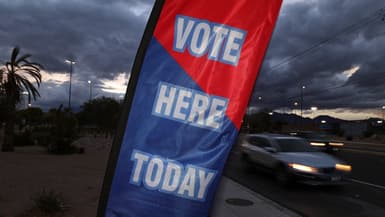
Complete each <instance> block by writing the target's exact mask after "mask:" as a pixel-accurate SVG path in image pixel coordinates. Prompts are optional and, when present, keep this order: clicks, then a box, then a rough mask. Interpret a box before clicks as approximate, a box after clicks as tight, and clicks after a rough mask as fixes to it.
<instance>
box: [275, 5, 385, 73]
mask: <svg viewBox="0 0 385 217" xmlns="http://www.w3.org/2000/svg"><path fill="white" fill-rule="evenodd" d="M381 16H383V17H382V19H381V20H382V21H385V7H383V8H381V9H379V10H376V11H375V12H373V13H371V15H369V16H367V17H365V18H363V19H361V20H360V21H359V22H357V23H355V24H352V25H350V26H348V27H346V28H345V29H343V30H342V31H340V32H338V33H336V34H334V35H333V36H332V37H330V38H328V39H325V40H322V41H320V42H318V43H316V44H314V45H312V46H310V47H309V48H307V49H305V50H303V51H301V52H299V53H297V54H295V55H293V56H291V57H288V58H286V59H284V60H283V61H282V62H280V63H278V64H276V65H274V66H273V67H271V69H270V70H269V71H268V72H272V71H275V70H276V69H278V68H280V67H281V66H283V65H286V64H288V63H290V62H292V61H294V60H295V59H297V58H300V57H303V56H305V55H307V54H308V53H310V52H312V51H315V50H316V49H319V48H321V47H322V46H323V45H324V44H327V43H329V42H331V41H333V40H335V39H336V38H338V37H339V36H341V35H343V34H347V33H350V32H354V31H355V30H358V29H360V28H362V27H366V26H368V25H369V24H373V23H375V22H376V21H379V19H378V18H379V17H381Z"/></svg>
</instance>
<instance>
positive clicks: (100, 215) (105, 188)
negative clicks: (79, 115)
mask: <svg viewBox="0 0 385 217" xmlns="http://www.w3.org/2000/svg"><path fill="white" fill-rule="evenodd" d="M164 2H165V0H156V2H155V4H154V7H153V9H152V12H151V15H150V17H149V20H148V22H147V25H146V28H145V31H144V34H143V37H142V39H141V42H140V45H139V48H138V51H137V53H136V56H135V60H134V64H133V67H132V70H131V76H130V80H129V83H128V86H127V90H126V94H125V97H124V104H123V108H122V111H121V113H120V118H119V123H118V128H117V131H116V134H115V136H114V140H113V143H112V147H111V151H110V154H109V158H108V163H107V168H106V172H105V175H104V180H103V185H102V189H101V192H100V196H99V204H98V209H97V217H104V216H105V213H106V206H107V202H108V196H109V192H110V189H111V184H112V179H113V176H114V172H115V168H116V164H117V161H118V157H119V153H120V148H121V145H122V141H123V136H124V132H125V129H126V125H127V121H128V120H127V119H128V117H129V113H130V110H131V105H132V101H133V98H134V94H135V89H136V86H137V83H138V79H139V74H140V71H141V68H142V64H143V61H144V57H145V54H146V50H147V48H148V46H149V44H150V41H151V38H152V35H153V32H154V29H155V26H156V23H157V22H158V19H159V16H160V13H161V11H162V8H163V5H164Z"/></svg>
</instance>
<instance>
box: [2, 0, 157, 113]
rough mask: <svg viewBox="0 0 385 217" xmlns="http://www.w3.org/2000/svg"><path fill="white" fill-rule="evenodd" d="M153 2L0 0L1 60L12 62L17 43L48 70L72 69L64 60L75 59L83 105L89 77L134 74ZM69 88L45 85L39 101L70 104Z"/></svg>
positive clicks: (76, 94)
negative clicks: (133, 69)
mask: <svg viewBox="0 0 385 217" xmlns="http://www.w3.org/2000/svg"><path fill="white" fill-rule="evenodd" d="M152 4H153V0H145V1H143V0H109V1H104V0H67V1H58V0H36V1H30V0H12V1H8V0H0V20H1V22H0V60H1V62H4V61H5V60H7V59H8V58H9V55H10V52H11V49H12V48H13V47H14V46H16V45H17V46H20V47H21V51H22V53H30V54H32V56H33V57H32V59H33V60H34V61H37V62H39V63H41V64H42V65H44V68H45V70H46V71H48V72H58V73H68V72H69V65H68V64H66V63H65V62H64V60H65V59H67V58H69V59H73V60H75V61H76V64H75V65H74V74H73V82H74V84H73V92H72V94H73V103H74V104H79V103H81V102H84V101H85V100H86V99H88V84H87V81H88V80H93V82H95V85H100V79H113V78H115V77H116V76H117V75H118V74H119V73H122V72H126V73H129V72H130V70H131V65H132V62H133V58H134V56H135V53H136V50H137V47H138V45H139V41H140V39H141V36H142V33H143V30H144V27H145V23H146V19H147V17H148V15H149V12H150V10H151V8H152ZM68 86H69V85H68V83H67V82H65V83H62V84H61V85H57V86H53V84H50V83H49V82H47V83H43V84H42V86H41V88H40V92H41V95H42V97H41V98H40V99H39V100H38V102H37V103H38V104H39V105H42V106H44V107H47V106H48V105H50V103H51V104H54V106H55V107H56V106H57V104H58V103H59V102H61V103H66V101H67V98H68ZM95 91H99V92H102V91H101V89H100V88H96V89H95ZM101 95H109V94H108V93H100V94H99V96H101ZM51 106H52V105H51Z"/></svg>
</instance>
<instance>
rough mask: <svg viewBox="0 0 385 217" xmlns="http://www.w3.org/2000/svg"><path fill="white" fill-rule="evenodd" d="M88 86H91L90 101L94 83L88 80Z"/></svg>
mask: <svg viewBox="0 0 385 217" xmlns="http://www.w3.org/2000/svg"><path fill="white" fill-rule="evenodd" d="M88 84H89V85H90V101H91V100H92V81H91V80H88Z"/></svg>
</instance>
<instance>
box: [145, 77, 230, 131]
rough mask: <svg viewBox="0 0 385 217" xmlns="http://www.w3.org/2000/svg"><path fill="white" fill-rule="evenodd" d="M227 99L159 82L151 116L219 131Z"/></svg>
mask: <svg viewBox="0 0 385 217" xmlns="http://www.w3.org/2000/svg"><path fill="white" fill-rule="evenodd" d="M227 104H228V99H225V98H222V97H218V96H210V95H208V94H206V93H203V92H200V91H196V90H193V89H188V88H184V87H180V86H176V85H172V84H168V83H164V82H160V84H159V87H158V93H157V97H156V99H155V103H154V107H153V111H152V114H153V115H155V116H158V117H162V118H166V119H171V120H174V121H178V122H183V123H186V124H190V125H193V126H196V127H201V128H208V129H213V130H216V131H219V130H220V129H222V125H223V118H224V115H225V112H226V109H227Z"/></svg>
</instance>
